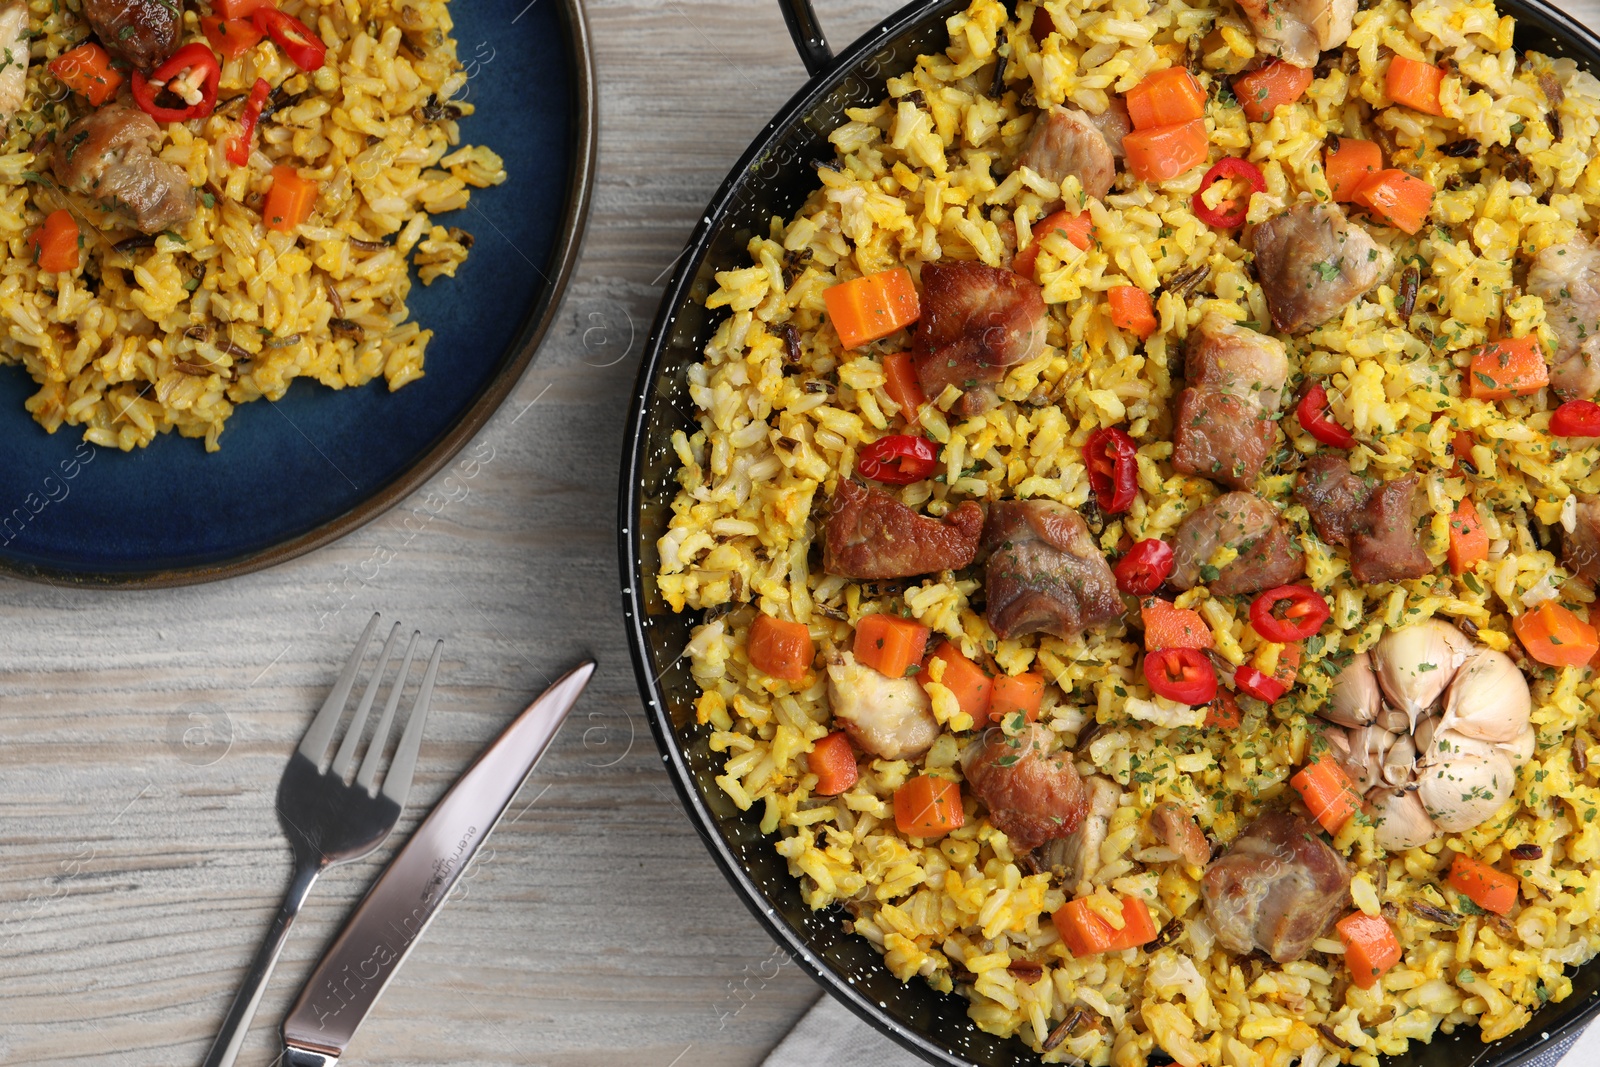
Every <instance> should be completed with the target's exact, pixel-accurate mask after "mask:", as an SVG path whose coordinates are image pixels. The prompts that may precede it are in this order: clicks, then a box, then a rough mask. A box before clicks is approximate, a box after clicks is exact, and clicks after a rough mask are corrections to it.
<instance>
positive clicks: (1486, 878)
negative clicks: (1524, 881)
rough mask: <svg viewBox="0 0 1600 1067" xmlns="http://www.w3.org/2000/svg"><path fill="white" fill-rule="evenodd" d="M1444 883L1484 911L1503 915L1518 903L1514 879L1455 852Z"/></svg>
mask: <svg viewBox="0 0 1600 1067" xmlns="http://www.w3.org/2000/svg"><path fill="white" fill-rule="evenodd" d="M1445 883H1446V884H1447V885H1449V886H1450V888H1451V889H1454V890H1455V891H1456V892H1457V893H1460V894H1461V895H1462V896H1464V897H1466V898H1467V899H1468V900H1470V901H1472V902H1473V903H1474V904H1476V905H1477V906H1478V907H1480V908H1482V909H1483V910H1484V911H1492V912H1494V913H1495V914H1496V915H1504V914H1506V913H1507V912H1509V911H1510V910H1511V909H1512V908H1514V907H1515V906H1516V904H1517V880H1516V878H1514V877H1512V876H1511V875H1509V874H1507V873H1505V872H1504V871H1500V870H1496V869H1495V868H1493V867H1491V866H1489V865H1488V864H1487V863H1484V862H1482V861H1481V860H1475V859H1473V858H1472V857H1471V856H1466V855H1463V854H1462V853H1460V852H1457V853H1456V858H1455V859H1453V860H1451V861H1450V873H1449V874H1448V875H1446V876H1445Z"/></svg>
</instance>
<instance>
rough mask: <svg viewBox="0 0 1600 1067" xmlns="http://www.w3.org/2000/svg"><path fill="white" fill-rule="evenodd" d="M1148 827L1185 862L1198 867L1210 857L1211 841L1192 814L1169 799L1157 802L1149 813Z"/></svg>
mask: <svg viewBox="0 0 1600 1067" xmlns="http://www.w3.org/2000/svg"><path fill="white" fill-rule="evenodd" d="M1150 829H1152V830H1154V831H1155V834H1156V836H1157V837H1159V838H1160V839H1161V843H1162V844H1163V845H1165V846H1167V847H1168V848H1170V849H1172V851H1174V852H1176V853H1177V854H1178V857H1179V858H1180V859H1182V860H1183V861H1184V862H1185V863H1190V864H1193V865H1194V866H1196V867H1199V866H1201V865H1203V864H1204V863H1205V862H1206V861H1207V860H1209V859H1210V858H1211V842H1209V841H1207V840H1206V835H1205V831H1204V830H1202V829H1200V824H1199V823H1197V822H1195V821H1194V815H1193V814H1192V813H1191V812H1188V811H1186V810H1184V809H1183V808H1182V807H1180V806H1179V805H1177V804H1174V803H1172V802H1171V801H1170V800H1169V801H1166V802H1164V803H1161V804H1157V805H1156V808H1155V810H1154V811H1152V812H1151V813H1150Z"/></svg>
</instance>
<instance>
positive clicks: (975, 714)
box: [921, 641, 994, 722]
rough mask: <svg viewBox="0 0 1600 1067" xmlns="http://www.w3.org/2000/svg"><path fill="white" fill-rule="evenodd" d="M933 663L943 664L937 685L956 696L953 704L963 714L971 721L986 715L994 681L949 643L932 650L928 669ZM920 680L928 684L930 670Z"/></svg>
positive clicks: (930, 676) (980, 719)
mask: <svg viewBox="0 0 1600 1067" xmlns="http://www.w3.org/2000/svg"><path fill="white" fill-rule="evenodd" d="M932 660H942V661H943V662H944V673H943V675H942V676H941V677H940V678H939V684H940V685H942V686H944V687H945V688H946V689H948V690H950V692H952V693H954V694H955V698H956V703H957V704H959V705H961V710H962V711H964V712H966V713H967V714H968V715H971V716H972V719H973V721H974V722H981V721H983V717H984V716H985V715H987V714H988V713H989V697H990V696H991V694H992V693H993V692H994V679H993V678H990V677H989V674H988V672H987V671H985V670H984V669H983V668H982V667H980V666H978V665H977V664H976V663H974V662H972V660H970V659H968V658H967V657H966V656H964V655H962V654H961V650H960V649H958V648H956V647H955V646H954V645H952V644H951V643H950V642H949V641H943V642H940V644H939V647H938V648H936V649H934V650H933V655H932V657H930V660H929V662H930V666H931V663H932ZM921 677H922V681H923V684H924V685H926V684H928V683H931V682H932V681H933V671H932V670H931V669H930V670H929V671H928V672H927V673H925V674H923V675H922V676H921Z"/></svg>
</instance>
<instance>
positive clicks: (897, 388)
mask: <svg viewBox="0 0 1600 1067" xmlns="http://www.w3.org/2000/svg"><path fill="white" fill-rule="evenodd" d="M883 375H884V379H885V380H884V383H883V391H884V392H886V393H888V394H889V399H890V400H893V401H894V402H895V403H896V404H898V405H900V417H901V418H902V419H905V420H906V421H907V422H909V423H911V424H912V425H916V423H917V420H918V419H920V418H921V417H922V414H921V413H922V409H923V407H924V406H925V405H926V404H927V403H928V397H927V395H926V394H924V393H923V391H922V382H921V381H919V380H918V378H917V368H916V367H915V366H914V365H913V364H912V362H911V353H910V352H891V353H889V354H888V355H887V356H884V357H883Z"/></svg>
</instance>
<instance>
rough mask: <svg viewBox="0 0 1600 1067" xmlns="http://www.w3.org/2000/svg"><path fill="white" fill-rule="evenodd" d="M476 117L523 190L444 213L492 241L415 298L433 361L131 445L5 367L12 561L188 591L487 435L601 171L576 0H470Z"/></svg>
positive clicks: (272, 554) (369, 505)
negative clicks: (45, 415)
mask: <svg viewBox="0 0 1600 1067" xmlns="http://www.w3.org/2000/svg"><path fill="white" fill-rule="evenodd" d="M451 14H452V15H453V16H454V17H455V19H456V30H455V33H456V41H457V46H458V53H459V55H460V57H461V60H462V62H463V63H464V64H465V65H466V67H467V70H468V72H469V73H471V75H472V77H471V80H470V81H469V82H468V89H467V99H468V100H470V101H471V102H472V103H474V104H476V105H477V108H478V110H477V113H476V114H475V115H473V116H471V117H470V118H467V119H465V120H463V122H462V135H463V139H464V140H466V141H467V142H468V143H472V144H485V145H488V146H490V147H491V148H493V149H494V150H495V151H496V152H498V153H500V155H502V156H503V157H504V158H505V161H506V171H507V173H508V174H509V175H510V177H509V180H508V181H506V183H505V184H504V185H501V186H498V187H496V188H493V189H481V190H478V189H475V190H473V193H472V203H471V204H470V205H469V206H468V207H467V208H465V209H464V210H462V211H459V212H455V213H454V214H452V215H446V216H440V219H441V221H442V222H444V224H446V225H455V226H460V227H461V228H463V229H465V230H467V231H469V232H470V233H472V234H473V236H474V237H475V238H476V239H477V242H476V244H475V245H474V246H473V249H472V254H471V255H470V256H468V257H467V260H466V263H465V264H464V265H463V266H462V267H461V269H460V270H458V271H457V272H456V277H455V278H454V279H453V280H452V279H449V278H441V279H439V280H438V281H436V282H434V284H433V285H431V286H426V287H424V286H422V285H420V284H417V285H415V286H414V287H413V289H412V292H411V300H410V305H411V311H412V315H413V317H414V318H415V319H416V321H417V322H418V323H420V324H421V325H422V326H423V327H424V328H426V329H431V330H433V331H434V338H433V341H432V342H431V343H430V344H429V345H428V355H427V374H426V376H425V377H423V378H422V379H421V380H420V381H416V382H413V383H412V384H410V385H408V386H406V387H405V388H403V389H401V390H400V391H399V392H396V393H390V392H389V391H388V390H387V388H386V387H385V386H384V385H383V383H382V381H381V380H380V381H378V382H374V383H372V384H371V385H368V386H366V387H364V388H361V389H345V390H342V391H339V392H335V391H333V390H331V389H327V388H325V387H323V386H321V385H318V384H316V383H315V382H312V381H309V380H305V379H302V380H298V381H296V382H295V383H294V385H293V386H292V387H291V388H290V389H289V392H288V394H287V395H286V396H285V397H284V398H283V400H282V401H280V402H278V403H276V404H273V403H268V402H267V401H265V400H262V401H257V402H255V403H251V404H244V405H241V406H240V407H239V408H238V409H237V410H236V411H235V412H234V414H233V415H232V417H230V418H229V420H228V424H227V428H226V429H225V430H224V432H223V434H222V450H221V451H220V452H215V453H210V454H208V453H207V452H206V451H205V448H204V445H203V443H202V442H200V441H195V440H189V439H185V438H180V437H178V436H177V435H176V434H165V435H162V436H161V437H158V438H157V439H156V440H155V441H154V442H152V443H151V444H150V446H149V447H148V448H144V449H141V450H138V451H135V452H131V453H123V452H119V451H116V450H114V449H104V448H95V447H93V446H90V445H87V444H84V443H83V441H82V436H81V432H80V431H79V430H77V429H75V428H73V427H70V426H63V427H62V428H61V429H60V430H59V431H58V432H57V433H55V434H54V435H50V434H47V433H45V432H44V430H43V429H42V428H41V427H40V426H39V425H38V424H37V423H35V422H34V421H33V420H32V418H30V417H29V415H28V413H27V412H26V411H25V410H24V409H23V406H22V404H23V401H24V400H25V399H26V398H27V397H28V396H30V395H31V394H32V393H33V392H34V385H33V382H32V381H31V380H30V379H29V378H28V376H27V374H26V373H25V372H24V371H23V370H22V368H20V367H16V366H6V367H0V573H4V572H9V573H12V574H15V575H18V576H21V577H27V578H39V579H44V580H48V581H56V582H60V581H66V582H75V583H88V584H97V585H139V586H151V585H179V584H186V583H192V582H201V581H209V580H212V579H215V578H223V577H228V576H231V575H235V574H241V573H244V572H246V571H250V570H255V569H259V568H261V567H265V566H269V565H271V564H273V563H278V562H281V561H283V560H285V559H288V558H290V557H292V556H295V555H298V554H300V553H302V552H306V551H309V550H310V549H313V548H315V547H317V546H318V545H322V544H325V543H327V542H328V541H331V540H333V539H335V538H337V537H340V536H342V535H343V534H346V533H348V532H349V531H350V530H352V529H354V528H355V527H357V526H359V525H361V524H362V523H365V522H367V521H369V520H371V519H373V518H375V517H376V516H377V515H379V514H381V513H382V512H383V511H384V510H386V509H387V508H389V507H390V506H392V505H393V504H395V503H397V502H398V501H399V500H401V499H403V498H404V497H405V496H406V495H407V494H409V493H410V492H411V491H412V490H414V489H415V488H416V487H417V486H419V485H420V484H421V483H422V482H423V481H425V480H426V479H427V478H428V477H429V476H431V475H432V474H434V473H435V472H436V471H438V470H439V469H440V468H441V467H442V466H443V465H444V464H445V463H447V462H448V461H449V460H450V458H451V456H453V455H454V454H455V452H456V451H457V450H458V449H460V448H461V446H462V445H464V444H466V442H467V441H468V440H470V439H471V437H472V435H473V434H474V433H476V432H477V430H478V429H479V428H480V427H482V425H483V424H484V423H485V422H486V421H487V420H488V418H489V416H490V415H492V414H493V413H494V411H495V409H496V408H497V407H498V406H499V405H500V403H501V402H502V401H503V400H504V399H505V397H506V396H507V394H509V393H510V391H511V388H512V387H513V386H514V385H515V384H516V382H517V379H518V378H519V377H520V376H521V374H522V371H523V370H524V369H525V368H526V367H527V365H528V363H529V362H530V361H531V360H532V358H533V353H534V349H535V348H536V347H537V345H538V343H539V340H540V339H541V337H542V336H543V334H544V331H545V328H546V326H547V325H548V323H549V321H550V319H551V317H552V316H553V315H554V314H555V310H556V306H557V304H558V303H559V301H560V296H561V291H562V289H563V288H564V286H565V283H566V280H567V275H568V273H569V271H570V270H571V267H572V263H573V261H574V260H575V259H576V256H577V250H578V243H579V238H580V235H581V231H582V229H583V221H584V218H585V215H586V214H587V209H588V193H589V181H590V175H591V173H592V169H593V162H594V151H593V145H594V141H593V117H594V88H593V87H594V83H593V80H592V78H591V69H590V59H589V47H588V38H587V34H586V31H585V27H584V22H583V16H582V13H581V11H580V10H579V8H578V3H577V0H565V2H559V0H543V2H540V0H532V2H530V0H457V2H456V3H454V4H452V5H451Z"/></svg>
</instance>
